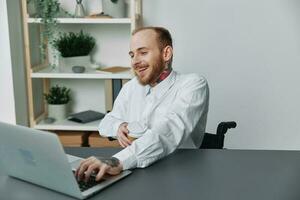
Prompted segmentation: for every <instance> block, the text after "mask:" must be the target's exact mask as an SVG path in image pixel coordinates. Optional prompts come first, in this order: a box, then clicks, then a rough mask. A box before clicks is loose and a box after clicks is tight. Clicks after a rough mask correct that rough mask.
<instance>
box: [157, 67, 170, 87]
mask: <svg viewBox="0 0 300 200" xmlns="http://www.w3.org/2000/svg"><path fill="white" fill-rule="evenodd" d="M171 71H172V68H167V69H165V70H164V71H163V72H162V73H161V74H160V75H159V77H158V79H157V80H156V83H157V84H158V83H160V82H162V81H163V80H165V79H166V78H167V77H168V76H169V75H170V73H171Z"/></svg>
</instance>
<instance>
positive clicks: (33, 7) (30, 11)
mask: <svg viewBox="0 0 300 200" xmlns="http://www.w3.org/2000/svg"><path fill="white" fill-rule="evenodd" d="M27 13H28V15H29V16H30V17H35V16H36V14H37V10H36V5H35V1H29V2H28V4H27Z"/></svg>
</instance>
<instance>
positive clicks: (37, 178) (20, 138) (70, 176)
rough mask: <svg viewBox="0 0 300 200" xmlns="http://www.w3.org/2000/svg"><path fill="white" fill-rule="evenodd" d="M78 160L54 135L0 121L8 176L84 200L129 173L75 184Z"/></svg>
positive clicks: (1, 160) (1, 155)
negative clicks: (66, 150)
mask: <svg viewBox="0 0 300 200" xmlns="http://www.w3.org/2000/svg"><path fill="white" fill-rule="evenodd" d="M81 160H82V158H80V157H76V156H72V155H67V154H65V152H64V149H63V147H62V145H61V143H60V141H59V139H58V137H57V135H56V134H53V133H49V132H45V131H39V130H35V129H31V128H27V127H23V126H18V125H10V124H6V123H2V122H0V166H1V167H3V168H4V169H5V171H6V174H7V175H8V176H11V177H14V178H18V179H21V180H24V181H27V182H30V183H34V184H36V185H39V186H42V187H46V188H48V189H52V190H55V191H58V192H61V193H63V194H66V195H70V196H72V197H76V198H78V199H86V198H87V197H89V196H91V195H93V194H95V193H97V192H99V191H101V190H103V189H104V188H105V187H107V186H109V185H111V184H113V183H115V182H116V181H118V180H120V179H122V178H124V177H126V176H127V175H129V174H130V173H131V171H129V170H125V171H123V172H122V173H121V174H119V175H116V176H106V177H104V180H102V181H100V182H96V181H95V179H93V178H95V177H93V178H91V180H90V181H89V182H88V183H85V182H84V181H80V182H77V180H76V178H75V176H74V170H76V169H77V167H78V166H79V163H80V161H81Z"/></svg>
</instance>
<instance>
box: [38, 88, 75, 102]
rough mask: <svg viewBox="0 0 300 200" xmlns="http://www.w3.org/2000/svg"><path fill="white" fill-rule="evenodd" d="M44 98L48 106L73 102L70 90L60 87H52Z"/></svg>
mask: <svg viewBox="0 0 300 200" xmlns="http://www.w3.org/2000/svg"><path fill="white" fill-rule="evenodd" d="M44 96H45V99H46V101H47V103H48V104H55V105H58V104H66V103H68V102H69V101H70V100H71V99H70V89H67V88H66V87H60V86H59V85H55V86H53V87H51V88H50V90H49V93H48V94H44Z"/></svg>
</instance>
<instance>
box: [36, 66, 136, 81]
mask: <svg viewBox="0 0 300 200" xmlns="http://www.w3.org/2000/svg"><path fill="white" fill-rule="evenodd" d="M31 77H32V78H64V79H65V78H66V79H131V78H132V77H133V75H132V73H131V72H130V70H128V71H126V72H120V73H107V72H99V71H96V70H94V69H90V68H87V69H86V71H85V72H84V73H73V72H72V71H71V69H70V70H67V69H65V70H63V71H61V70H57V69H52V68H50V67H47V68H44V69H42V70H39V71H36V72H32V73H31Z"/></svg>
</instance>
